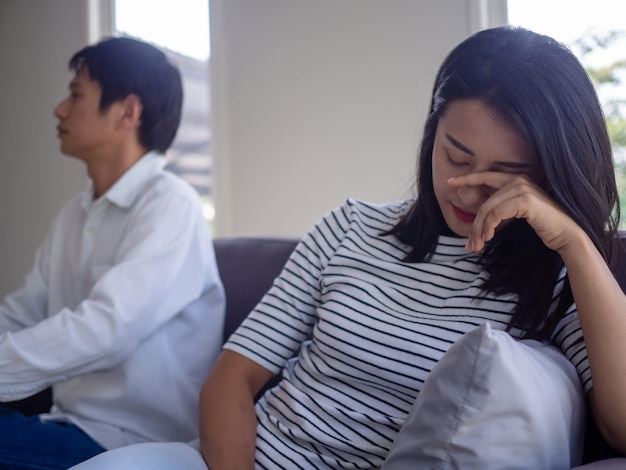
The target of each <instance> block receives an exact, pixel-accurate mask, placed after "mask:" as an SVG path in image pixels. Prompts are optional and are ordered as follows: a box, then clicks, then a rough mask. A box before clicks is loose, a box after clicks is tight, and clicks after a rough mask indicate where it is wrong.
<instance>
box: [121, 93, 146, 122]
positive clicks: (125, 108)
mask: <svg viewBox="0 0 626 470" xmlns="http://www.w3.org/2000/svg"><path fill="white" fill-rule="evenodd" d="M121 104H122V118H121V119H120V124H122V125H123V126H125V127H139V124H141V112H142V111H143V105H142V104H141V98H139V96H137V95H135V94H130V95H128V96H127V97H126V98H124V100H122V103H121Z"/></svg>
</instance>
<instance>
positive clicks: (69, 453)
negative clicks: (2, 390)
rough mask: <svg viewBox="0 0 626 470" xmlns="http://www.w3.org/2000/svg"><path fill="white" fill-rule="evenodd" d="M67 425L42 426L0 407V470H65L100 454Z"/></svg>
mask: <svg viewBox="0 0 626 470" xmlns="http://www.w3.org/2000/svg"><path fill="white" fill-rule="evenodd" d="M104 450H105V449H103V448H102V447H101V446H100V445H99V444H98V443H96V442H95V441H94V440H93V439H91V438H90V437H89V436H88V435H87V434H85V433H84V432H83V431H81V430H80V429H79V428H78V427H76V426H74V425H73V424H70V423H59V422H46V423H42V422H41V421H40V420H39V417H38V416H24V415H23V414H21V413H20V412H19V411H15V410H13V409H11V408H8V407H6V406H3V405H2V404H0V470H49V469H67V468H68V467H71V466H72V465H75V464H77V463H78V462H82V461H83V460H87V459H89V458H91V457H93V456H94V455H97V454H99V453H101V452H103V451H104Z"/></svg>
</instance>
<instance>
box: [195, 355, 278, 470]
mask: <svg viewBox="0 0 626 470" xmlns="http://www.w3.org/2000/svg"><path fill="white" fill-rule="evenodd" d="M270 376H271V373H270V372H269V371H267V370H266V369H264V368H262V367H260V366H258V365H256V364H255V363H253V362H252V361H249V360H248V359H245V358H243V357H242V356H240V355H238V354H236V353H233V352H230V351H224V352H223V353H222V354H221V355H220V357H219V358H218V360H217V361H216V363H215V365H214V366H213V369H212V371H211V373H210V374H209V376H208V377H207V379H206V381H205V383H204V385H203V387H202V391H201V393H200V444H201V452H202V456H203V458H204V460H205V461H206V462H207V465H208V466H209V468H210V469H211V470H229V469H237V470H242V469H250V470H252V469H253V468H254V453H255V447H256V425H257V420H256V414H255V411H254V397H255V395H256V393H257V392H258V390H260V389H261V387H262V386H263V385H264V384H265V383H266V382H267V380H268V379H269V378H270Z"/></svg>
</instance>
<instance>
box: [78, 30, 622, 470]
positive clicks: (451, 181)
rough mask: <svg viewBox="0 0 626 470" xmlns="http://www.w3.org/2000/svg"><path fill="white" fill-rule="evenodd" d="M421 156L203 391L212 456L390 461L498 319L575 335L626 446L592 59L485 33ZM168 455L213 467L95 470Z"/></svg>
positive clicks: (277, 292)
mask: <svg viewBox="0 0 626 470" xmlns="http://www.w3.org/2000/svg"><path fill="white" fill-rule="evenodd" d="M418 168H419V171H418V185H417V186H418V188H417V189H418V190H417V198H416V199H415V200H409V201H402V202H398V203H392V204H386V205H373V204H367V203H363V202H358V201H352V200H349V201H348V202H347V203H346V204H345V205H344V206H343V207H341V208H339V209H337V210H335V211H334V212H332V213H330V214H329V215H328V216H326V217H325V218H324V219H323V220H322V221H320V222H319V223H318V224H317V225H316V226H315V227H314V228H313V230H311V232H309V234H308V235H307V236H306V237H305V238H304V239H303V241H302V242H301V243H300V244H299V246H298V247H297V248H296V251H295V252H294V254H293V255H292V257H291V259H290V261H289V262H288V263H287V265H286V267H285V270H284V271H283V273H282V274H281V276H280V277H279V278H278V279H277V281H276V283H275V285H274V286H273V287H272V289H271V290H270V292H269V293H268V294H267V295H266V296H265V298H264V299H263V301H262V302H261V303H260V304H259V305H258V306H257V307H256V309H255V310H254V311H253V312H252V313H251V314H250V316H249V317H248V319H247V320H246V321H245V322H244V323H243V324H242V326H241V327H240V328H239V329H238V330H237V332H236V333H235V334H234V335H233V336H232V337H231V338H230V340H229V342H228V343H227V344H226V345H225V350H224V351H223V352H222V354H221V356H220V357H219V358H218V360H217V362H216V364H215V366H214V368H213V370H212V372H211V373H210V374H209V377H208V378H207V380H206V382H205V385H204V387H203V391H202V394H201V416H200V420H201V435H200V449H201V455H202V457H203V458H204V460H205V461H206V464H207V465H208V466H209V467H210V468H211V469H213V470H215V469H219V468H225V467H228V468H255V467H256V468H294V467H295V466H296V465H300V466H301V467H303V468H379V467H380V466H381V465H382V463H383V461H384V459H385V456H386V454H387V452H388V450H389V448H390V446H391V443H392V442H393V439H394V437H395V436H396V435H397V433H398V430H399V429H400V427H401V426H402V423H403V422H404V420H405V418H406V416H407V413H408V411H409V409H410V407H411V405H412V403H413V402H414V400H415V397H416V396H417V394H418V393H419V391H420V389H421V387H422V385H423V383H424V381H425V380H426V378H427V377H428V374H429V372H430V371H431V369H432V368H433V366H434V365H435V364H436V363H437V361H438V360H439V359H440V358H441V356H442V355H443V354H444V353H445V351H446V350H447V349H448V348H449V346H450V345H451V344H453V343H454V342H455V341H456V340H458V339H459V338H460V337H461V336H462V335H463V334H464V333H466V332H467V331H469V330H471V329H473V328H475V327H476V326H478V325H480V324H482V323H485V322H489V323H491V326H492V328H494V329H501V330H507V331H508V332H509V333H510V334H511V336H513V337H515V338H524V337H532V338H537V339H543V340H550V341H552V342H553V343H554V344H555V345H556V346H558V347H559V348H560V349H561V350H562V351H563V353H564V354H565V355H566V356H567V357H568V358H570V360H571V361H572V362H574V363H575V365H576V368H577V371H578V373H579V376H580V378H581V382H582V384H583V387H584V390H585V392H586V393H587V397H588V400H589V402H590V404H591V408H592V410H593V412H594V416H595V418H596V420H597V422H598V424H599V427H600V429H601V431H602V433H603V435H604V436H605V438H606V439H607V440H608V441H609V442H610V443H611V444H613V445H614V446H615V447H617V448H618V449H620V450H622V451H624V450H626V404H625V403H624V401H623V400H622V399H621V395H622V393H621V391H623V390H626V367H625V366H623V365H622V361H621V360H620V359H619V358H620V357H625V355H626V351H625V347H624V345H623V341H622V339H623V338H624V337H626V320H625V319H624V315H623V313H624V312H626V298H625V296H624V294H623V293H622V291H621V289H620V287H619V286H618V284H617V282H616V281H615V279H614V277H613V275H612V273H611V271H610V269H609V268H608V266H607V260H608V259H609V256H610V246H611V240H612V238H613V236H614V235H615V233H616V225H617V220H618V219H619V204H618V200H617V190H616V185H615V176H614V172H613V166H612V156H611V149H610V143H609V139H608V136H607V132H606V127H605V124H604V118H603V114H602V111H601V108H600V105H599V104H598V99H597V96H596V94H595V91H594V88H593V86H592V84H591V82H590V81H589V78H588V77H587V75H586V73H585V71H584V69H583V68H582V66H581V65H580V63H579V62H578V61H577V59H576V58H575V57H574V56H573V55H572V54H571V52H570V51H569V50H567V49H566V48H565V47H563V46H562V45H561V44H559V43H557V42H556V41H554V40H553V39H551V38H548V37H546V36H541V35H538V34H535V33H533V32H530V31H527V30H523V29H516V28H495V29H491V30H486V31H481V32H479V33H477V34H475V35H474V36H472V37H470V38H468V39H467V40H465V41H464V42H462V43H461V44H460V45H458V46H457V47H456V48H455V49H454V50H453V51H452V52H451V53H450V54H449V56H448V57H447V58H446V59H445V61H444V63H443V65H442V66H441V69H440V70H439V73H438V76H437V78H436V81H435V85H434V91H433V97H432V102H431V109H430V113H429V116H428V118H427V121H426V124H425V129H424V135H423V140H422V145H421V150H420V154H419V165H418ZM583 336H584V340H583ZM574 358H575V359H574ZM276 373H281V374H282V380H281V381H280V383H279V384H278V385H277V386H276V387H274V388H273V389H270V390H269V391H266V392H265V393H264V394H263V395H262V397H261V398H260V399H259V400H258V402H256V403H255V402H254V397H255V395H256V394H257V392H259V391H260V390H261V389H262V387H263V385H264V384H265V383H266V382H267V381H268V380H269V378H270V377H271V376H272V375H273V374H276ZM592 378H593V379H592ZM183 456H184V457H183ZM168 458H171V459H173V460H172V462H175V461H176V460H177V459H180V458H186V459H189V460H190V462H193V463H188V464H187V465H188V466H187V468H199V469H202V468H205V467H204V464H203V461H202V458H201V457H200V453H198V452H197V451H196V450H194V449H193V447H190V446H185V445H182V444H169V445H168V444H147V445H139V446H133V447H131V448H126V449H120V450H118V451H113V452H108V453H105V454H103V455H102V456H100V457H96V458H95V459H93V460H92V461H89V462H87V463H86V464H84V465H81V466H79V467H78V468H79V469H91V468H101V467H99V466H98V465H101V466H102V468H106V467H109V468H144V467H145V468H176V467H175V466H168V463H167V459H168ZM131 461H132V462H133V463H132V464H130V463H129V462H131ZM139 462H141V463H139ZM156 463H159V465H160V466H158V467H155V466H154V465H155V464H156ZM123 464H128V465H127V467H124V466H123Z"/></svg>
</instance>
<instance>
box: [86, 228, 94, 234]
mask: <svg viewBox="0 0 626 470" xmlns="http://www.w3.org/2000/svg"><path fill="white" fill-rule="evenodd" d="M93 232H94V230H93V227H87V233H89V235H93Z"/></svg>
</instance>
